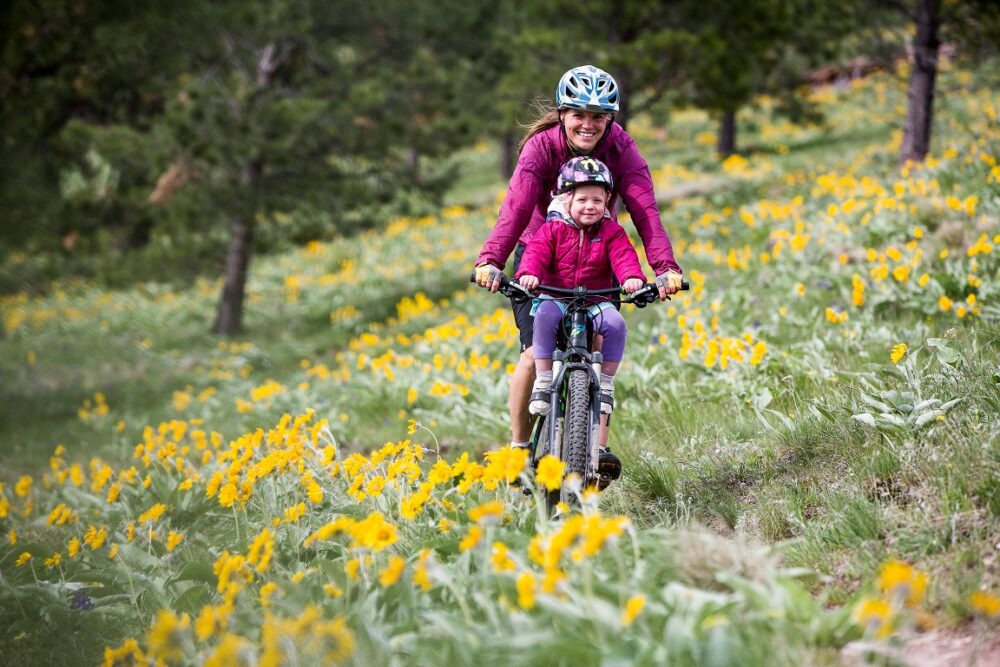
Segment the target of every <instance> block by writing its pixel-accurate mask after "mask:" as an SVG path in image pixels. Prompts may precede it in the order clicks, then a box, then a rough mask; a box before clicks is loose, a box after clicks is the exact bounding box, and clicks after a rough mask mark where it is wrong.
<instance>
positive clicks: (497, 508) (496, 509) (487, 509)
mask: <svg viewBox="0 0 1000 667" xmlns="http://www.w3.org/2000/svg"><path fill="white" fill-rule="evenodd" d="M501 515H503V503H502V502H500V501H499V500H494V501H491V502H488V503H484V504H482V505H479V506H477V507H473V508H472V509H471V510H469V518H470V519H472V520H473V521H475V522H476V523H483V522H484V520H485V521H487V522H488V521H490V520H492V519H496V518H498V517H500V516H501Z"/></svg>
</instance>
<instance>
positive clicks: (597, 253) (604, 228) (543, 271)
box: [514, 214, 646, 289]
mask: <svg viewBox="0 0 1000 667" xmlns="http://www.w3.org/2000/svg"><path fill="white" fill-rule="evenodd" d="M528 275H530V276H536V277H537V278H538V280H539V282H541V283H542V284H543V285H551V286H553V287H566V288H572V287H586V288H587V289H605V288H608V287H612V286H613V285H614V281H613V279H614V278H617V279H618V282H619V283H624V282H625V281H626V280H628V279H629V278H638V279H639V280H642V281H644V282H645V280H646V277H645V276H644V275H643V274H642V267H640V266H639V256H638V255H636V253H635V248H633V247H632V242H631V241H629V240H628V234H626V233H625V229H624V228H622V226H621V225H619V224H618V223H617V222H615V221H614V220H612V219H611V218H604V220H602V221H601V222H598V223H595V224H593V225H590V226H589V227H582V228H581V227H576V226H575V225H572V224H570V223H567V222H565V221H563V220H562V219H561V218H559V217H558V216H555V215H552V214H550V215H549V220H548V221H547V222H546V223H545V224H543V225H542V227H541V229H539V230H538V231H537V232H535V235H534V236H532V237H531V241H530V242H529V243H528V247H527V248H525V250H524V256H523V257H521V264H520V266H518V270H517V275H516V276H514V277H515V278H520V277H521V276H528Z"/></svg>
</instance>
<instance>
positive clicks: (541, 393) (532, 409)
mask: <svg viewBox="0 0 1000 667" xmlns="http://www.w3.org/2000/svg"><path fill="white" fill-rule="evenodd" d="M551 390H552V371H549V372H547V373H546V372H544V371H542V372H539V373H538V374H537V376H536V377H535V384H533V385H532V387H531V399H530V401H529V403H528V413H529V414H533V415H539V416H541V415H547V414H549V410H550V409H551V408H552V403H551V401H552V398H551V396H549V393H550V392H551Z"/></svg>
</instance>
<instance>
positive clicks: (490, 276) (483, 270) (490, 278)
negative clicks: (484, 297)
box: [475, 264, 503, 292]
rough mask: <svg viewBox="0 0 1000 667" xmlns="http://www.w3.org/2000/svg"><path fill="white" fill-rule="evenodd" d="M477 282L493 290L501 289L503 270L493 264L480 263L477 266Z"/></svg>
mask: <svg viewBox="0 0 1000 667" xmlns="http://www.w3.org/2000/svg"><path fill="white" fill-rule="evenodd" d="M475 278H476V284H477V285H479V286H480V287H484V288H486V289H488V290H489V291H491V292H496V291H497V290H498V289H500V281H501V279H502V278H503V271H501V270H500V269H498V268H497V267H495V266H493V265H492V264H480V265H478V266H477V267H476V274H475Z"/></svg>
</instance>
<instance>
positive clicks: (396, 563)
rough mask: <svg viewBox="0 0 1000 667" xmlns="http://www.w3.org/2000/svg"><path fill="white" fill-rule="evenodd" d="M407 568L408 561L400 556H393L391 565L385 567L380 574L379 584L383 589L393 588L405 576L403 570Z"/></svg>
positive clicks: (390, 561) (390, 559)
mask: <svg viewBox="0 0 1000 667" xmlns="http://www.w3.org/2000/svg"><path fill="white" fill-rule="evenodd" d="M405 567H406V561H405V560H403V559H402V558H401V557H399V556H392V557H391V558H389V564H388V565H386V566H385V569H383V570H382V572H381V573H379V577H378V583H379V585H380V586H382V587H383V588H388V587H389V586H392V585H393V584H395V583H396V582H397V581H399V577H400V576H401V575H402V574H403V569H404V568H405Z"/></svg>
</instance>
